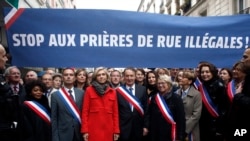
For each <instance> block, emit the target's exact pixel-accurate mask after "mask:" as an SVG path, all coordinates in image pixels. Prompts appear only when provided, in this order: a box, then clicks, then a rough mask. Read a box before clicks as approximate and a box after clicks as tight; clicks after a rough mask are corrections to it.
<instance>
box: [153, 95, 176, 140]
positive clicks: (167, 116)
mask: <svg viewBox="0 0 250 141" xmlns="http://www.w3.org/2000/svg"><path fill="white" fill-rule="evenodd" d="M155 101H156V104H157V105H158V107H159V109H160V111H161V113H162V115H163V117H164V118H165V119H166V121H167V122H168V123H170V124H171V125H172V130H171V137H172V141H175V137H176V123H175V121H174V118H173V115H172V113H171V111H170V110H169V108H168V105H167V103H166V102H165V100H164V99H163V97H161V96H160V95H159V93H157V94H156V97H155Z"/></svg>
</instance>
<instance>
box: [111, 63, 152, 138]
mask: <svg viewBox="0 0 250 141" xmlns="http://www.w3.org/2000/svg"><path fill="white" fill-rule="evenodd" d="M135 73H136V70H135V69H134V68H131V67H129V68H126V69H125V70H124V72H123V76H124V82H125V85H122V86H120V87H118V88H116V91H117V97H118V109H119V124H120V132H121V133H120V138H119V141H142V138H143V136H145V135H147V133H148V129H147V128H146V123H145V121H144V113H145V111H146V109H147V92H146V88H145V87H144V86H141V85H137V84H135Z"/></svg>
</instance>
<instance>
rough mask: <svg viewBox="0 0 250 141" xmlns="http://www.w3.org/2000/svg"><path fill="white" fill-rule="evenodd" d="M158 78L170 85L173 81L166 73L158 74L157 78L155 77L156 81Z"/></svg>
mask: <svg viewBox="0 0 250 141" xmlns="http://www.w3.org/2000/svg"><path fill="white" fill-rule="evenodd" d="M159 80H163V81H164V82H167V83H168V84H169V85H170V86H172V85H173V81H172V79H171V77H170V76H168V75H166V74H164V75H160V76H159V77H158V79H157V82H158V81H159Z"/></svg>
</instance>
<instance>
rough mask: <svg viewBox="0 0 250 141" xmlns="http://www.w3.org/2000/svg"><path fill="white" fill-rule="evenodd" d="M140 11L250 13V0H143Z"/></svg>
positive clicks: (211, 14) (211, 13)
mask: <svg viewBox="0 0 250 141" xmlns="http://www.w3.org/2000/svg"><path fill="white" fill-rule="evenodd" d="M138 12H151V13H161V14H168V15H182V16H223V15H235V14H249V13H250V0H141V3H140V5H139V7H138Z"/></svg>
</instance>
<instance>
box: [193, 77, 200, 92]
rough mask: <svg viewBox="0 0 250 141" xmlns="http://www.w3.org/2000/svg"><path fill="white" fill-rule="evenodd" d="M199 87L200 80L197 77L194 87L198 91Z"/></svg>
mask: <svg viewBox="0 0 250 141" xmlns="http://www.w3.org/2000/svg"><path fill="white" fill-rule="evenodd" d="M200 85H201V81H200V79H199V78H198V77H197V78H196V79H195V81H194V87H195V88H196V89H197V90H198V88H199V86H200Z"/></svg>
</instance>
